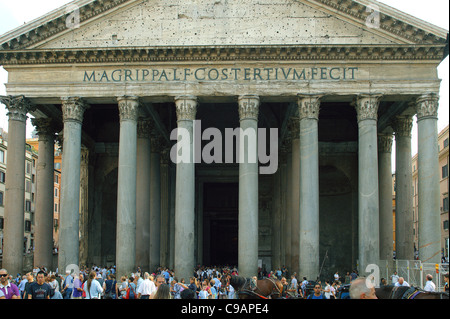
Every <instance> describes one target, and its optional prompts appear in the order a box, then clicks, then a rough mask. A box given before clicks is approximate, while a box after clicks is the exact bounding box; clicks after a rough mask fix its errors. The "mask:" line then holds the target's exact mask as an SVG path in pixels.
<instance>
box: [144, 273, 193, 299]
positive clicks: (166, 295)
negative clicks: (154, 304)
mask: <svg viewBox="0 0 450 319" xmlns="http://www.w3.org/2000/svg"><path fill="white" fill-rule="evenodd" d="M162 278H163V279H164V277H162ZM186 290H189V289H186ZM171 298H172V297H171V294H170V286H169V285H168V284H165V283H163V284H160V285H159V287H158V290H157V291H156V293H155V295H154V296H153V298H152V299H171ZM180 299H181V297H180Z"/></svg>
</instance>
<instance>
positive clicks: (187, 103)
mask: <svg viewBox="0 0 450 319" xmlns="http://www.w3.org/2000/svg"><path fill="white" fill-rule="evenodd" d="M175 105H176V111H177V123H178V132H177V134H178V137H177V138H178V143H177V145H176V146H175V147H174V148H175V151H176V153H175V155H174V154H173V152H172V151H174V148H173V149H172V151H171V158H172V161H174V162H176V163H177V167H176V186H175V194H176V195H175V255H174V258H175V260H174V262H175V273H176V274H177V276H178V278H185V279H186V278H189V277H190V276H192V272H193V271H194V267H195V256H194V254H195V238H194V237H195V164H194V149H193V141H194V120H195V114H196V112H197V98H196V97H193V96H180V97H176V98H175Z"/></svg>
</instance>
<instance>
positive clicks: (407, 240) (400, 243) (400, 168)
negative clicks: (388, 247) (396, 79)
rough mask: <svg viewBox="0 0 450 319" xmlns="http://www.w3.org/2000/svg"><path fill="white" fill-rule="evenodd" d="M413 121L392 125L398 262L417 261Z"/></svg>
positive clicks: (400, 120) (399, 119)
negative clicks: (412, 149) (413, 176)
mask: <svg viewBox="0 0 450 319" xmlns="http://www.w3.org/2000/svg"><path fill="white" fill-rule="evenodd" d="M412 121H413V119H412V116H398V117H396V118H395V120H394V121H393V123H392V128H393V129H394V132H395V185H396V191H395V251H396V258H397V259H399V260H414V230H413V229H414V224H413V223H414V218H413V213H414V212H413V189H412V185H413V179H412V164H411V130H412Z"/></svg>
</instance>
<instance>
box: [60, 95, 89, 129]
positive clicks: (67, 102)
mask: <svg viewBox="0 0 450 319" xmlns="http://www.w3.org/2000/svg"><path fill="white" fill-rule="evenodd" d="M61 101H62V112H63V122H65V121H75V122H79V123H81V122H83V115H84V111H86V110H87V109H88V108H89V106H88V105H87V104H86V103H84V101H83V100H82V99H81V98H80V97H63V98H61Z"/></svg>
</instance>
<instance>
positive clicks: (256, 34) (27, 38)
mask: <svg viewBox="0 0 450 319" xmlns="http://www.w3.org/2000/svg"><path fill="white" fill-rule="evenodd" d="M375 3H376V2H375ZM376 4H377V5H376V6H373V5H368V4H367V3H366V1H352V0H339V1H338V0H330V1H324V0H302V1H292V0H280V1H271V2H266V1H260V0H251V1H245V2H243V1H238V0H232V1H215V2H210V1H203V0H197V1H165V0H154V1H144V0H97V1H94V0H78V1H74V2H73V3H71V4H70V5H67V6H64V7H62V8H60V9H58V10H55V11H53V12H51V13H49V14H48V15H46V16H43V17H42V18H39V19H36V20H34V21H32V22H30V23H28V24H26V25H24V26H22V27H20V28H18V29H15V30H12V31H11V32H9V33H7V34H5V35H3V36H1V37H0V48H1V49H0V64H1V65H2V66H3V67H4V68H5V70H7V71H8V83H7V84H6V89H7V96H4V97H1V102H3V103H4V104H5V105H6V107H7V109H8V111H9V126H10V132H9V134H10V140H11V141H10V147H12V148H13V149H14V150H21V149H22V148H23V147H24V146H23V145H24V143H25V118H26V115H27V113H30V114H32V115H33V116H34V117H35V119H34V121H33V123H34V125H36V129H37V131H38V134H39V143H40V144H39V150H40V156H39V161H40V162H41V163H42V166H40V167H47V169H42V171H39V170H38V172H37V173H38V175H40V174H42V175H41V176H46V177H41V176H39V177H38V181H41V182H42V183H41V184H40V185H37V187H38V198H37V203H36V215H37V217H36V218H38V215H39V214H42V215H39V216H40V217H39V218H42V219H45V220H50V218H51V217H50V216H47V215H48V214H47V215H46V214H45V213H44V212H45V211H47V210H46V209H43V208H40V206H39V205H42V207H46V206H47V205H50V202H51V201H52V200H53V197H52V196H51V195H52V194H53V184H52V183H49V182H46V180H49V179H50V178H51V177H50V176H52V174H53V164H51V165H50V164H49V163H53V155H52V154H53V148H54V146H53V145H54V140H55V138H56V136H57V137H58V139H60V140H61V141H62V145H63V146H62V172H63V177H62V181H61V209H60V228H59V229H60V238H59V256H58V264H59V265H58V266H59V269H65V268H66V267H67V266H68V265H71V264H75V265H78V264H80V263H82V262H84V261H87V262H88V263H96V264H108V263H115V264H116V266H117V271H118V274H119V275H120V274H125V273H129V272H131V271H132V270H133V269H135V267H136V266H137V265H139V266H141V267H142V268H143V269H150V270H153V269H155V267H157V266H158V265H164V266H169V267H173V268H174V270H175V273H176V275H177V276H179V277H180V278H181V277H184V278H187V277H189V276H190V275H191V274H192V270H193V269H194V267H195V265H197V264H206V263H208V264H219V263H237V266H238V268H239V273H240V275H243V276H253V275H256V272H257V269H258V266H260V267H266V268H267V269H274V268H277V267H281V265H286V266H287V267H288V268H289V269H291V270H292V271H296V272H297V273H299V274H300V275H302V276H307V277H308V278H316V277H317V276H319V275H327V273H328V272H329V273H330V274H331V273H334V272H335V270H336V269H341V270H342V271H344V270H350V269H352V268H354V267H356V266H358V268H359V269H360V271H361V273H363V272H364V271H365V269H366V267H367V266H368V265H370V264H377V263H378V261H379V260H380V259H387V258H392V243H393V240H392V227H393V226H392V192H391V189H392V188H391V173H392V172H391V164H390V163H391V162H390V161H391V159H390V158H391V154H392V150H391V145H392V136H393V134H395V135H396V139H397V143H396V144H397V148H396V150H394V151H395V152H396V155H397V156H396V157H397V160H398V163H397V168H399V167H400V172H402V174H403V175H404V178H400V179H399V178H398V177H397V185H402V187H401V188H399V187H398V188H397V195H398V196H397V200H396V204H397V212H396V218H397V219H398V218H401V219H402V223H400V224H401V225H404V228H402V229H397V230H396V237H397V238H405V239H404V242H403V244H402V249H400V250H399V249H398V247H397V251H398V253H399V252H400V251H401V252H402V254H404V255H405V256H408V255H409V254H413V252H414V250H413V241H412V239H410V238H409V237H408V236H409V231H410V229H412V227H410V228H408V227H409V226H410V225H412V220H411V218H410V215H411V214H409V215H408V214H406V213H404V212H407V210H408V209H409V208H408V207H407V205H408V201H409V202H411V203H412V199H411V196H412V192H410V191H409V188H410V187H411V186H407V185H411V184H412V183H411V179H412V176H411V172H412V171H411V156H410V154H411V151H410V144H411V137H410V132H408V128H409V127H410V123H411V121H412V117H413V115H415V114H417V116H418V126H419V162H420V163H419V164H420V165H419V184H420V185H419V192H420V193H419V196H420V197H421V198H420V206H419V219H420V220H419V223H420V229H422V230H423V232H422V231H421V237H419V250H420V251H421V258H423V259H424V260H426V261H429V262H433V261H434V260H435V259H436V257H437V258H438V259H439V254H440V238H439V239H437V236H439V235H438V230H439V229H440V220H439V215H438V214H437V215H436V212H438V211H439V207H440V201H439V187H438V184H439V176H438V175H437V173H436V174H435V172H437V171H438V154H439V152H438V150H437V126H436V125H437V110H438V105H439V88H440V80H439V78H438V76H437V66H438V65H439V64H440V62H441V61H442V60H443V59H444V58H445V57H446V56H447V54H448V40H447V39H448V37H447V36H448V31H447V30H443V29H441V28H438V27H435V26H433V25H432V24H430V23H427V22H424V21H421V20H419V19H417V18H414V17H411V16H409V15H406V14H404V13H402V12H399V11H398V10H395V9H393V8H391V7H388V6H385V5H383V4H381V3H379V4H378V3H376ZM227 134H229V135H227ZM227 136H228V137H229V138H227ZM400 136H401V138H400V140H401V142H400V143H399V138H398V137H400ZM230 141H232V142H230ZM238 141H239V146H237V147H236V144H237V142H238ZM41 143H42V144H41ZM227 143H228V144H227ZM230 143H232V144H231V145H232V147H227V146H230ZM434 145H436V147H435V146H434ZM233 146H234V147H233ZM42 153H45V154H47V153H48V156H43V155H42ZM11 154H12V155H11ZM18 154H19V152H18V151H17V154H16V153H15V152H12V153H11V152H9V153H8V156H11V160H10V159H9V158H8V161H9V162H10V163H11V162H14V163H17V164H18V165H19V164H20V165H22V164H23V158H22V157H19V155H18ZM22 166H23V165H22ZM273 166H274V167H275V170H273V169H272V168H273ZM50 167H51V169H50ZM8 170H11V171H13V172H18V171H19V169H18V167H15V166H14V165H12V166H11V167H8ZM13 174H14V173H11V174H9V173H8V174H7V176H13ZM425 177H426V178H425ZM19 180H22V179H17V180H12V179H11V180H8V179H7V180H6V184H7V185H10V186H11V187H10V189H11V194H10V195H9V196H7V197H8V198H9V200H10V201H8V202H7V203H6V206H5V208H6V209H5V214H6V216H7V217H6V229H10V233H8V234H6V239H7V240H6V242H5V244H6V247H5V252H4V256H5V257H4V263H5V266H7V267H8V269H9V271H11V272H15V270H16V269H20V268H21V263H20V260H19V259H20V258H19V257H18V256H17V253H16V250H17V248H16V239H15V235H14V234H15V233H14V229H17V228H18V227H19V225H21V224H22V223H23V221H22V220H21V219H19V218H16V216H17V215H16V214H14V212H15V211H16V210H17V209H19V206H20V205H19V203H21V201H20V200H19V199H20V198H22V197H23V196H22V195H23V194H22V186H21V185H16V184H15V183H17V182H18V181H19ZM80 186H81V192H80ZM408 187H409V188H408ZM408 192H409V193H408ZM399 198H401V199H402V200H401V201H399ZM399 205H400V206H399ZM401 205H403V207H402V206H401ZM410 211H411V210H410ZM41 212H42V213H41ZM49 227H51V226H50V225H48V223H43V224H42V228H37V229H36V244H38V241H40V240H42V242H41V243H40V244H42V245H43V246H46V245H49V243H48V242H45V240H44V239H43V238H42V239H39V235H38V234H40V233H41V234H43V233H46V231H47V229H49ZM402 240H403V239H402ZM397 242H398V241H397ZM36 247H37V246H36ZM388 252H389V253H388ZM35 253H38V254H39V250H38V249H36V252H35ZM42 258H43V259H42V260H45V258H46V257H44V256H42ZM438 261H439V260H438ZM41 264H45V263H44V262H42V263H41ZM322 264H324V267H323V269H325V270H324V271H325V272H327V273H325V272H324V271H322V273H320V271H321V268H322V267H321V265H322Z"/></svg>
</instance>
